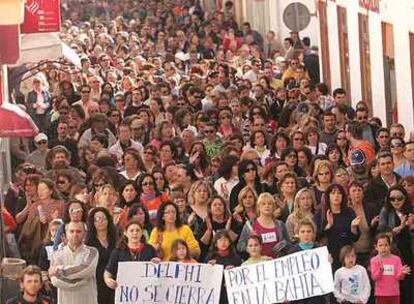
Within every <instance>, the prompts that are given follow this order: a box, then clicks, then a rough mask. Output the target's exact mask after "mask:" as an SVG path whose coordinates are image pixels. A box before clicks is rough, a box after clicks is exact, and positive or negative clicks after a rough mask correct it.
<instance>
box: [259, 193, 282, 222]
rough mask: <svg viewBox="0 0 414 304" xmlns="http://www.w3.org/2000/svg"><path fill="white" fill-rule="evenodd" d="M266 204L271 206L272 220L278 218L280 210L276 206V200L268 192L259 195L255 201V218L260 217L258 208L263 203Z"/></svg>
mask: <svg viewBox="0 0 414 304" xmlns="http://www.w3.org/2000/svg"><path fill="white" fill-rule="evenodd" d="M266 202H270V203H271V204H272V205H273V217H274V218H278V217H279V216H280V215H281V213H282V210H281V209H280V207H279V206H278V205H277V204H276V200H275V198H274V197H273V195H271V194H270V193H269V192H264V193H261V194H260V195H259V197H258V199H257V203H256V213H257V216H260V206H261V205H262V204H263V203H266Z"/></svg>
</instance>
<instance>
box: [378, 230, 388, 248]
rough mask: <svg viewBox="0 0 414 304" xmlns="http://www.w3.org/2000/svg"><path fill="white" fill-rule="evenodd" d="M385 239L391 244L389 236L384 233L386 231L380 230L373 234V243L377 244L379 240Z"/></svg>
mask: <svg viewBox="0 0 414 304" xmlns="http://www.w3.org/2000/svg"><path fill="white" fill-rule="evenodd" d="M382 239H384V240H387V242H388V245H391V238H390V237H389V236H388V235H387V234H386V232H380V233H378V234H377V235H376V236H375V244H378V241H379V240H382Z"/></svg>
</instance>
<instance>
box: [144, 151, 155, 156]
mask: <svg viewBox="0 0 414 304" xmlns="http://www.w3.org/2000/svg"><path fill="white" fill-rule="evenodd" d="M144 154H149V155H153V153H152V151H144Z"/></svg>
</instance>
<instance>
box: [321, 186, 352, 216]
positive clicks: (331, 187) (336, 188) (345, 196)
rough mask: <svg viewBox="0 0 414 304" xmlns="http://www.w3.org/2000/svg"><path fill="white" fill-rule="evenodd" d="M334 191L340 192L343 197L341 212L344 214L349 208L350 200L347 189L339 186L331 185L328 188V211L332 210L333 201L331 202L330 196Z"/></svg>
mask: <svg viewBox="0 0 414 304" xmlns="http://www.w3.org/2000/svg"><path fill="white" fill-rule="evenodd" d="M334 190H339V192H341V195H342V201H341V212H343V211H344V210H345V209H347V208H348V198H347V195H346V191H345V189H344V188H343V187H342V186H341V185H339V184H331V185H330V186H329V187H328V189H326V192H325V206H326V210H331V201H330V198H329V196H330V194H331V193H332V192H333V191H334Z"/></svg>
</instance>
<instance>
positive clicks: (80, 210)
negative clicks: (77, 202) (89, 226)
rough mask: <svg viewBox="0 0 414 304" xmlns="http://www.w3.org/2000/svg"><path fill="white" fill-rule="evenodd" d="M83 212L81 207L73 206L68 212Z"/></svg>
mask: <svg viewBox="0 0 414 304" xmlns="http://www.w3.org/2000/svg"><path fill="white" fill-rule="evenodd" d="M76 212H83V209H82V208H73V209H69V213H76Z"/></svg>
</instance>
